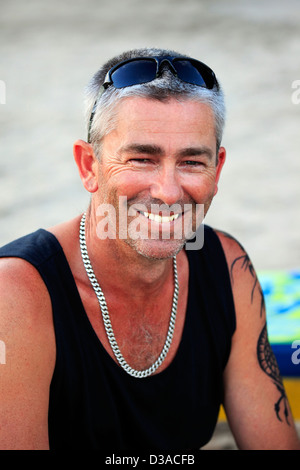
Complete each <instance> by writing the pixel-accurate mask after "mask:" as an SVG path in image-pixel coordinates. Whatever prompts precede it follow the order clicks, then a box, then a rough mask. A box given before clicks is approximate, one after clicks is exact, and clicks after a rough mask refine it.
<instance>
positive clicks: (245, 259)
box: [222, 232, 265, 317]
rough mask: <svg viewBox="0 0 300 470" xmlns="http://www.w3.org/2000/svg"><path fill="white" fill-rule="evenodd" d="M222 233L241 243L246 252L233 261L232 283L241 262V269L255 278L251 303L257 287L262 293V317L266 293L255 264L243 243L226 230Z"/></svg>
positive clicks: (231, 267)
mask: <svg viewBox="0 0 300 470" xmlns="http://www.w3.org/2000/svg"><path fill="white" fill-rule="evenodd" d="M222 233H223V235H225V237H227V238H230V239H231V240H234V241H235V242H236V243H237V244H238V245H239V247H240V248H241V250H242V251H243V253H244V254H243V255H241V256H238V257H237V258H235V260H234V261H233V262H232V264H231V266H230V277H231V280H232V283H233V282H234V276H233V273H234V271H236V268H238V266H239V263H240V265H241V266H240V269H243V270H244V271H248V272H249V273H250V274H251V276H252V278H253V286H252V290H251V303H253V299H254V292H255V289H256V290H257V291H258V293H259V295H260V317H262V315H263V312H264V310H265V301H264V294H263V291H262V288H261V286H260V284H259V282H258V279H257V276H256V273H255V269H254V267H253V264H252V263H251V260H250V258H249V256H248V255H247V253H246V252H245V250H244V248H243V247H242V245H241V244H240V243H239V242H238V241H237V240H235V238H233V237H232V236H231V235H229V234H228V233H225V232H222Z"/></svg>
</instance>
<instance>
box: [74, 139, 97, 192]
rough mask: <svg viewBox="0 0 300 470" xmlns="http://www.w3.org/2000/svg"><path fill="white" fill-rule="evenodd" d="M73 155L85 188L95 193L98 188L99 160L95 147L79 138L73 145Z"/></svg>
mask: <svg viewBox="0 0 300 470" xmlns="http://www.w3.org/2000/svg"><path fill="white" fill-rule="evenodd" d="M73 155H74V158H75V162H76V164H77V167H78V171H79V175H80V178H81V181H82V182H83V185H84V187H85V189H86V190H87V191H89V192H90V193H94V192H95V191H97V189H98V179H97V168H98V160H97V158H96V156H95V154H94V151H93V147H92V146H91V144H88V143H87V142H85V141H84V140H77V141H76V142H75V143H74V146H73Z"/></svg>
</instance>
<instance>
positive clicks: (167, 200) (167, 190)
mask: <svg viewBox="0 0 300 470" xmlns="http://www.w3.org/2000/svg"><path fill="white" fill-rule="evenodd" d="M150 195H151V197H152V198H154V199H159V200H160V201H162V202H163V203H164V204H168V205H169V206H171V205H172V204H175V203H176V202H178V201H179V200H180V199H182V197H183V190H182V187H181V184H180V178H179V175H178V174H177V173H176V168H174V167H173V165H172V166H165V167H163V168H160V169H159V170H158V172H157V174H156V176H155V177H154V179H153V182H152V184H151V186H150Z"/></svg>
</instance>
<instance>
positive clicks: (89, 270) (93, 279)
mask: <svg viewBox="0 0 300 470" xmlns="http://www.w3.org/2000/svg"><path fill="white" fill-rule="evenodd" d="M85 219H86V213H84V214H83V216H82V218H81V222H80V230H79V242H80V251H81V256H82V261H83V264H84V267H85V270H86V273H87V275H88V278H89V280H90V282H91V285H92V287H93V289H94V291H95V294H96V296H97V299H98V302H99V305H100V309H101V313H102V318H103V323H104V327H105V331H106V335H107V338H108V341H109V344H110V346H111V348H112V351H113V353H114V355H115V358H116V359H117V361H118V363H119V364H120V366H121V367H122V368H123V369H124V370H125V372H127V373H128V374H129V375H131V376H133V377H136V378H144V377H148V376H149V375H151V374H153V373H154V372H155V371H156V369H158V367H159V366H160V365H161V364H162V363H163V361H164V360H165V358H166V356H167V354H168V352H169V349H170V346H171V343H172V340H173V334H174V329H175V320H176V314H177V304H178V294H179V283H178V276H177V263H176V256H174V257H173V267H174V293H173V303H172V310H171V317H170V323H169V328H168V334H167V338H166V341H165V344H164V347H163V349H162V351H161V353H160V355H159V357H158V358H157V360H156V361H155V362H154V363H153V364H152V366H150V367H149V368H148V369H145V370H136V369H133V368H132V367H130V365H129V364H127V362H126V361H125V359H124V357H123V355H122V353H121V351H120V349H119V346H118V344H117V341H116V338H115V335H114V331H113V328H112V324H111V321H110V317H109V312H108V308H107V304H106V300H105V297H104V294H103V292H102V290H101V287H100V285H99V284H98V281H97V279H96V276H95V273H94V270H93V268H92V264H91V261H90V258H89V255H88V251H87V246H86V238H85Z"/></svg>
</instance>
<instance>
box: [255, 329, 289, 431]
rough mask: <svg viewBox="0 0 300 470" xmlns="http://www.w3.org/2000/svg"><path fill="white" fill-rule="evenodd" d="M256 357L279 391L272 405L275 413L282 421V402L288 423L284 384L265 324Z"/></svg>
mask: <svg viewBox="0 0 300 470" xmlns="http://www.w3.org/2000/svg"><path fill="white" fill-rule="evenodd" d="M257 358H258V363H259V365H260V367H261V369H262V370H263V371H264V372H265V374H267V375H268V376H269V377H270V378H271V379H272V380H273V383H274V385H275V386H276V388H277V390H278V392H279V393H280V396H279V399H278V400H277V402H276V403H275V405H274V409H275V413H276V416H277V418H278V419H279V421H282V419H281V417H280V412H281V403H283V414H284V417H285V420H286V422H287V424H290V423H289V421H288V416H289V412H288V399H287V396H286V394H285V390H284V386H283V383H282V380H281V376H280V371H279V368H278V364H277V361H276V358H275V355H274V353H273V351H272V348H271V346H270V343H269V340H268V333H267V325H266V324H265V325H264V327H263V329H262V331H261V333H260V335H259V338H258V342H257Z"/></svg>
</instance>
